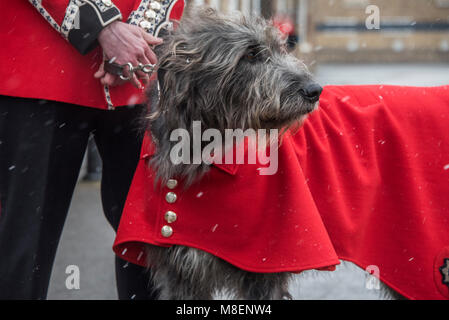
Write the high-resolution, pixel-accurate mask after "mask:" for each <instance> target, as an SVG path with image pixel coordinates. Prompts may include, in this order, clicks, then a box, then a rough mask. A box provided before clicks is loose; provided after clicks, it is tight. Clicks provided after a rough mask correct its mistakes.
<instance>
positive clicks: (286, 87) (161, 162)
mask: <svg viewBox="0 0 449 320" xmlns="http://www.w3.org/2000/svg"><path fill="white" fill-rule="evenodd" d="M156 52H157V54H158V57H159V66H158V67H159V69H158V70H159V71H158V78H159V79H158V80H159V85H160V86H159V87H160V90H150V114H149V115H148V117H147V120H149V121H148V122H149V123H148V128H149V130H150V131H151V133H152V136H153V140H154V143H155V144H156V150H157V153H156V155H155V156H154V157H153V161H152V164H153V165H154V167H155V168H156V169H157V172H158V176H159V177H160V178H161V179H162V180H164V179H169V178H170V177H172V176H185V177H188V179H187V180H188V181H193V180H194V179H196V178H197V177H198V176H200V175H201V174H202V173H203V172H205V171H206V170H207V168H208V166H207V164H204V163H201V164H196V165H193V164H189V165H182V164H173V163H172V162H170V152H171V151H172V150H173V145H174V144H175V143H176V142H173V141H170V133H171V132H174V131H175V130H178V129H184V130H185V131H186V132H188V133H190V135H191V136H192V132H193V131H194V130H193V125H194V122H200V123H201V129H202V131H204V130H207V129H216V130H218V131H219V132H220V133H223V132H225V130H226V129H243V130H246V129H254V130H259V129H284V128H286V127H288V126H290V125H293V124H297V123H300V122H301V121H302V120H303V119H304V118H305V116H306V115H307V114H308V113H310V112H311V111H313V110H314V109H315V107H316V104H317V101H318V99H319V96H320V93H321V90H322V89H321V87H320V86H319V85H318V84H317V83H315V82H314V81H313V80H312V76H311V75H310V73H309V72H308V71H307V68H306V66H305V65H304V64H303V63H301V62H300V61H299V60H298V59H296V58H295V57H294V56H292V55H290V54H289V53H288V52H287V50H286V47H285V43H284V42H283V41H282V40H281V36H280V33H279V31H278V29H276V28H275V27H273V26H272V25H270V23H268V22H267V21H265V20H264V19H262V18H257V17H247V16H244V15H239V14H235V15H233V16H225V15H221V14H219V13H217V12H216V11H214V10H212V9H193V10H191V11H190V12H188V14H187V15H186V16H184V17H183V19H182V21H181V24H180V26H179V27H178V28H177V30H176V31H175V32H174V33H173V34H171V35H169V36H167V37H164V44H163V45H161V46H160V47H158V48H157V51H156ZM151 92H152V93H151ZM156 93H158V94H156ZM270 132H271V130H270ZM189 148H190V147H189Z"/></svg>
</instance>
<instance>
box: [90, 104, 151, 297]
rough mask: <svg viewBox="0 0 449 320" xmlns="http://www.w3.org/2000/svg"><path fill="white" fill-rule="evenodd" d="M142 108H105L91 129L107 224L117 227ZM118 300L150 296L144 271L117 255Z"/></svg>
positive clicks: (135, 158)
mask: <svg viewBox="0 0 449 320" xmlns="http://www.w3.org/2000/svg"><path fill="white" fill-rule="evenodd" d="M141 113H142V107H134V108H131V107H124V108H118V109H117V110H115V111H114V112H110V111H104V112H103V113H102V114H101V116H100V119H102V121H101V122H100V123H99V124H98V125H97V126H96V130H95V132H94V136H95V141H96V143H97V147H98V150H99V152H100V155H101V158H102V160H103V175H102V180H101V199H102V202H103V209H104V212H105V215H106V218H107V219H108V221H109V223H110V224H111V225H112V227H113V228H114V230H117V228H118V225H119V222H120V217H121V214H122V210H123V207H124V205H125V201H126V197H127V195H128V190H129V187H130V185H131V181H132V178H133V176H134V171H135V170H136V167H137V163H138V161H139V155H140V148H141V145H142V138H143V135H142V134H141V133H140V130H139V123H138V118H139V116H140V115H141ZM116 279H117V289H118V296H119V299H152V298H153V296H152V294H151V290H150V288H149V285H150V284H149V279H148V273H147V271H146V270H145V269H144V268H142V267H139V266H137V265H134V264H132V263H127V262H126V261H124V260H122V259H120V258H116Z"/></svg>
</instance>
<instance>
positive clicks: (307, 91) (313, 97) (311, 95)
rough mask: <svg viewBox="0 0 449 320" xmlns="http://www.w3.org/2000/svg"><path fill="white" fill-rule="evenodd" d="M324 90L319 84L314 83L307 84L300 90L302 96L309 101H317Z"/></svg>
mask: <svg viewBox="0 0 449 320" xmlns="http://www.w3.org/2000/svg"><path fill="white" fill-rule="evenodd" d="M322 91H323V88H322V87H321V86H320V85H319V84H317V83H312V84H309V85H306V86H305V87H304V88H302V89H300V90H299V93H300V94H301V96H302V97H303V98H304V99H306V100H307V101H309V102H312V103H314V102H317V101H318V100H319V99H320V95H321V92H322Z"/></svg>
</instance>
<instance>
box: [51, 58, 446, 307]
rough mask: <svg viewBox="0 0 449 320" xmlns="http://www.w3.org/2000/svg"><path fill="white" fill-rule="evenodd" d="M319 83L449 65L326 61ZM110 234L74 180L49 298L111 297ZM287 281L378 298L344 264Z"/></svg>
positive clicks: (94, 192)
mask: <svg viewBox="0 0 449 320" xmlns="http://www.w3.org/2000/svg"><path fill="white" fill-rule="evenodd" d="M316 75H317V79H318V80H319V82H320V83H322V84H377V83H383V84H399V85H418V86H421V85H423V86H424V85H428V86H430V85H441V84H448V83H449V76H448V75H449V65H443V64H438V65H406V64H404V65H384V66H379V65H325V66H321V67H319V68H317V70H316ZM113 239H114V234H113V232H112V230H111V228H110V227H109V226H108V225H107V222H106V220H105V218H104V217H103V214H102V210H101V202H100V196H99V185H98V184H96V183H84V182H81V183H79V184H78V186H77V189H76V192H75V195H74V198H73V201H72V207H71V209H70V213H69V216H68V219H67V223H66V226H65V229H64V233H63V236H62V239H61V243H60V245H59V249H58V253H57V257H56V263H55V267H54V270H53V274H52V279H51V284H50V290H49V295H48V298H49V299H116V298H117V294H116V291H115V279H114V267H113V253H112V250H111V246H112V243H113ZM69 265H76V266H78V267H79V270H80V289H79V290H68V289H67V288H66V286H65V282H66V277H67V276H68V275H67V274H66V273H65V272H66V268H67V266H69ZM299 278H300V282H301V285H300V286H299V285H298V284H297V283H295V284H293V285H292V292H293V294H294V297H295V298H296V299H378V298H379V297H380V295H379V292H378V291H377V290H368V289H366V288H365V282H366V278H365V274H364V273H363V271H361V270H359V269H358V268H356V267H355V266H354V265H351V264H349V263H348V264H345V265H344V266H342V267H339V268H338V269H337V271H336V272H332V273H329V272H308V273H304V274H303V275H301V276H300V277H299Z"/></svg>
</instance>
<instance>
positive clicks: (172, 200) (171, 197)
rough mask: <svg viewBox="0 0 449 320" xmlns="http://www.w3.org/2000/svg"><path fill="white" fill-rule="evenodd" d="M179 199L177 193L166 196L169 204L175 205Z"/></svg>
mask: <svg viewBox="0 0 449 320" xmlns="http://www.w3.org/2000/svg"><path fill="white" fill-rule="evenodd" d="M177 198H178V197H177V196H176V193H174V192H169V193H167V194H166V195H165V200H166V201H167V202H168V203H175V202H176V199H177Z"/></svg>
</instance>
